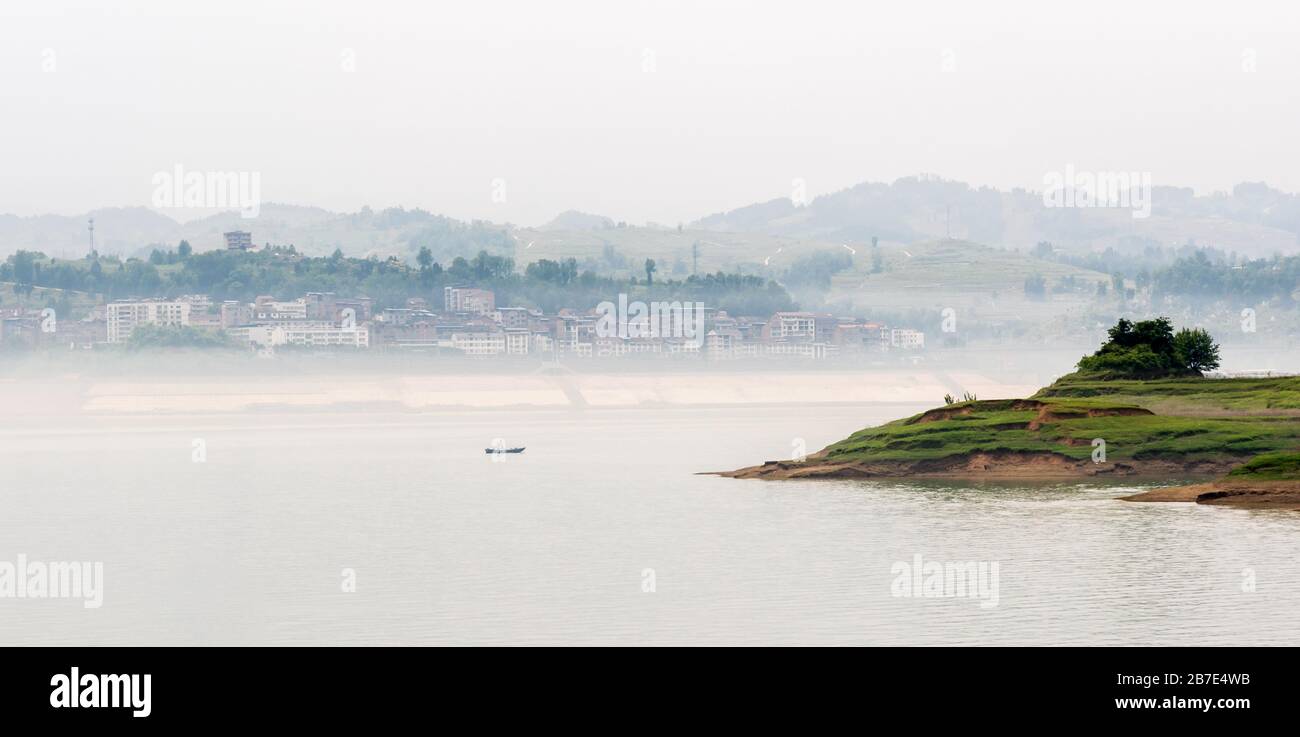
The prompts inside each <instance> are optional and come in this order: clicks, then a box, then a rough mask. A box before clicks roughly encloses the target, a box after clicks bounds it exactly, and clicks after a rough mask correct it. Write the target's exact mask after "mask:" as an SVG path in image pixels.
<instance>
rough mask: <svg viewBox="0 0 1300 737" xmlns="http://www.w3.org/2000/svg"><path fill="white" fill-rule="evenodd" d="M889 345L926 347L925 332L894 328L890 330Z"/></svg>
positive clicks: (896, 346)
mask: <svg viewBox="0 0 1300 737" xmlns="http://www.w3.org/2000/svg"><path fill="white" fill-rule="evenodd" d="M889 346H890V347H891V348H924V347H925V333H923V332H921V331H920V330H908V329H906V328H893V329H891V330H890V331H889Z"/></svg>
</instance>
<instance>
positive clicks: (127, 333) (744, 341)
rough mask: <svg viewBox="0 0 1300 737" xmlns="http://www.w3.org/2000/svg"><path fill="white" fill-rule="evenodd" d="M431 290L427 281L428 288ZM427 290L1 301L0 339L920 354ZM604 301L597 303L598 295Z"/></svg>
mask: <svg viewBox="0 0 1300 737" xmlns="http://www.w3.org/2000/svg"><path fill="white" fill-rule="evenodd" d="M250 245H251V240H250V238H249V234H248V233H246V232H240V231H236V232H232V233H228V234H227V248H228V249H229V250H232V251H246V250H248V249H249V248H250ZM435 294H436V292H435ZM441 296H442V299H441V304H436V303H432V302H434V298H433V296H432V295H430V297H427V298H426V297H409V298H407V299H406V300H405V304H403V305H402V306H400V307H392V306H377V305H376V301H375V300H373V299H371V298H369V297H366V296H355V297H348V296H341V295H339V294H337V293H335V292H328V291H310V292H306V293H303V294H301V295H296V296H288V295H264V296H258V297H256V298H254V299H253V300H252V301H242V300H232V299H214V298H213V297H211V296H210V295H208V294H186V295H180V296H175V297H158V296H149V297H131V298H123V299H104V300H102V301H100V302H98V303H96V304H93V305H91V306H90V307H89V309H88V310H87V311H86V314H85V315H84V317H80V318H77V319H72V318H70V317H68V316H67V315H61V314H59V313H58V312H57V311H56V310H55V309H53V308H51V307H49V306H48V305H47V306H45V307H43V308H42V307H35V306H26V307H23V306H19V307H7V308H3V309H2V310H0V348H4V349H40V348H44V349H59V350H102V349H111V348H115V347H124V348H140V347H157V348H172V347H196V348H202V347H226V348H242V349H246V350H248V351H250V352H257V353H260V354H274V353H276V352H277V351H280V350H294V349H338V350H348V349H351V350H379V351H404V352H424V353H437V354H439V355H443V354H445V355H451V356H457V355H461V356H473V357H493V356H499V357H527V356H532V357H535V358H541V359H542V360H547V359H550V358H556V359H558V358H559V357H561V356H563V357H574V358H618V357H627V356H644V357H650V358H654V357H659V356H664V357H673V356H677V357H692V356H694V357H701V358H705V359H709V360H727V359H766V358H773V359H783V358H787V359H805V360H825V359H833V358H839V359H846V360H852V359H854V358H859V357H867V356H871V355H876V356H879V355H880V354H885V353H890V352H898V357H899V358H900V359H901V360H907V358H908V357H911V358H913V359H915V358H917V357H918V354H919V352H920V351H922V350H924V348H925V334H924V333H923V332H921V331H919V330H915V329H912V328H909V327H898V326H890V325H885V324H882V323H880V322H873V321H868V320H864V319H861V318H857V317H845V316H836V315H834V314H831V313H825V312H813V311H799V310H782V311H776V312H774V313H772V314H766V315H733V314H729V313H728V311H726V310H724V309H717V308H712V307H709V306H708V305H707V304H704V303H700V302H696V303H690V302H687V303H685V304H683V303H682V302H679V301H674V302H663V303H660V302H653V303H651V304H650V306H649V307H650V308H651V309H648V310H647V309H644V307H645V305H644V304H643V303H640V304H641V306H642V308H643V309H642V310H641V311H640V312H638V311H637V309H636V307H635V305H636V304H638V303H633V308H632V310H631V313H630V314H629V310H628V301H629V300H628V297H627V295H625V294H611V295H609V297H608V300H609V301H608V302H603V303H602V304H601V305H598V306H596V307H595V308H585V309H584V308H581V307H571V308H568V307H566V308H560V309H558V310H555V311H554V313H553V314H547V313H546V312H545V311H543V310H540V309H536V308H532V307H526V306H517V305H498V304H497V294H496V293H495V292H494V291H493V290H491V289H486V288H483V287H482V286H481V285H471V284H463V285H455V286H445V287H443V288H442V295H441ZM602 305H603V306H606V307H609V308H611V309H606V310H602V309H601V306H602Z"/></svg>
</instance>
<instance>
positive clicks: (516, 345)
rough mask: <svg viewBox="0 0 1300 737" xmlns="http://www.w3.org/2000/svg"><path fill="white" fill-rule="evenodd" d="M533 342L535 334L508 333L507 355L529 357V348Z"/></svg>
mask: <svg viewBox="0 0 1300 737" xmlns="http://www.w3.org/2000/svg"><path fill="white" fill-rule="evenodd" d="M532 342H533V334H532V333H530V332H528V331H527V330H507V331H506V354H508V355H511V356H526V355H528V347H529V345H530V344H531V343H532Z"/></svg>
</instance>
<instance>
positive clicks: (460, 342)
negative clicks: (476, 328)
mask: <svg viewBox="0 0 1300 737" xmlns="http://www.w3.org/2000/svg"><path fill="white" fill-rule="evenodd" d="M451 347H452V348H455V349H456V350H458V351H461V352H463V353H464V354H465V355H467V356H495V355H498V354H501V353H505V351H506V334H505V333H482V332H480V333H452V336H451Z"/></svg>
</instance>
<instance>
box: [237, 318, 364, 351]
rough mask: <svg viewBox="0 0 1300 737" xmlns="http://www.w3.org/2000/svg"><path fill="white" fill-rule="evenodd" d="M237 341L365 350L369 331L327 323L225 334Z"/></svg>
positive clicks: (267, 345) (246, 328)
mask: <svg viewBox="0 0 1300 737" xmlns="http://www.w3.org/2000/svg"><path fill="white" fill-rule="evenodd" d="M226 332H227V333H229V334H230V335H231V336H233V337H234V338H236V339H237V340H242V341H244V342H247V343H251V344H253V345H256V346H259V347H262V348H274V347H276V346H282V345H300V346H315V347H322V348H324V347H340V346H341V347H344V348H369V347H370V329H369V328H368V327H367V326H365V325H360V326H357V327H351V328H341V327H338V326H336V325H334V324H333V323H329V322H304V323H298V324H283V325H245V326H243V327H238V328H231V329H230V330H227V331H226Z"/></svg>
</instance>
